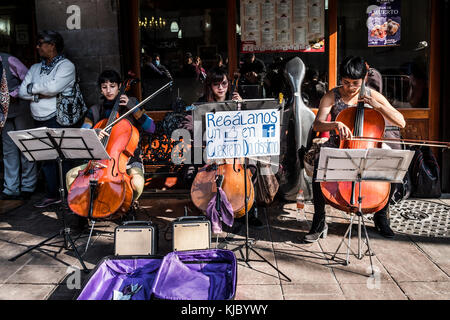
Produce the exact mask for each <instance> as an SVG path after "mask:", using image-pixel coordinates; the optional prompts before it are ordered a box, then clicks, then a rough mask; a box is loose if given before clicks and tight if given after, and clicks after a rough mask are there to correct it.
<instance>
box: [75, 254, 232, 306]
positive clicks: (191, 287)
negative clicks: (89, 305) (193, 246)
mask: <svg viewBox="0 0 450 320" xmlns="http://www.w3.org/2000/svg"><path fill="white" fill-rule="evenodd" d="M236 282H237V263H236V257H235V255H234V253H233V252H232V251H229V250H222V249H208V250H196V251H180V252H172V253H169V254H168V255H166V256H165V257H164V259H161V258H156V257H140V258H126V257H123V258H120V257H105V258H104V259H103V260H102V261H101V262H99V264H98V265H97V267H96V268H95V269H94V270H93V271H92V272H91V275H90V276H89V279H88V280H87V282H86V284H85V285H84V287H83V290H82V291H81V293H80V294H79V296H78V298H77V300H111V299H113V297H114V293H115V291H116V294H117V293H124V294H125V293H126V292H127V290H128V289H129V288H133V287H140V286H142V287H140V288H139V290H138V291H136V293H134V294H133V295H131V298H130V300H150V299H152V298H153V297H155V298H157V299H165V300H231V299H234V296H235V293H236Z"/></svg>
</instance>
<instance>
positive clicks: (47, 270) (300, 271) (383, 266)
mask: <svg viewBox="0 0 450 320" xmlns="http://www.w3.org/2000/svg"><path fill="white" fill-rule="evenodd" d="M36 197H37V196H35V198H36ZM33 200H36V199H32V200H31V201H30V202H29V203H26V204H24V205H23V206H21V207H19V208H17V209H14V210H12V211H9V212H6V213H5V212H3V213H1V214H0V299H1V300H19V299H23V300H45V299H49V300H68V299H74V298H76V297H77V295H78V294H79V292H80V291H79V290H77V289H76V288H75V289H69V287H70V284H73V283H74V282H73V279H74V278H70V276H71V273H72V272H73V270H74V269H75V270H76V269H78V268H80V263H79V261H78V259H77V258H76V257H75V255H74V253H73V251H71V250H70V251H68V250H65V249H62V248H61V242H59V243H56V242H57V241H58V239H59V240H61V238H60V237H59V238H56V239H55V241H52V243H51V245H50V246H43V247H41V248H40V249H39V250H33V251H32V252H31V253H28V254H26V255H24V256H22V257H20V258H19V259H17V260H16V261H14V262H11V261H8V259H10V258H11V257H13V256H14V255H16V254H18V253H20V252H23V251H24V250H25V249H26V248H27V247H29V246H31V245H34V244H37V243H39V242H40V241H42V240H44V239H45V238H47V237H49V236H51V235H53V234H55V232H57V231H58V230H59V229H60V227H61V224H60V221H59V220H58V219H57V218H56V213H55V208H49V209H48V210H39V209H35V208H33V206H32V202H33ZM432 201H433V202H435V203H438V204H447V205H450V202H449V200H444V199H435V200H432ZM184 206H191V205H190V203H189V200H188V199H167V198H165V199H158V200H155V199H153V200H151V199H144V200H141V210H140V211H139V213H138V215H137V219H138V220H148V219H151V220H152V221H153V223H154V224H156V225H157V226H158V227H159V230H160V232H159V234H160V238H159V250H158V254H161V255H164V254H166V253H168V252H170V251H171V249H172V248H171V246H172V242H171V221H172V220H173V219H174V218H176V217H179V216H182V215H183V214H184ZM312 209H313V208H312V205H311V204H310V203H307V205H306V220H303V221H297V220H296V219H295V210H296V209H295V204H274V205H272V206H271V207H270V208H268V209H267V210H262V209H260V211H259V216H260V218H261V219H262V220H263V221H264V222H265V227H264V228H263V229H262V230H258V231H256V230H254V229H250V233H249V236H250V238H251V239H252V240H253V241H252V243H253V245H252V248H253V249H254V251H253V250H249V261H247V262H246V261H245V260H246V259H245V258H246V250H245V246H244V248H241V249H240V250H239V247H240V246H243V245H244V244H245V233H244V229H245V228H241V230H240V231H234V232H235V234H228V235H227V234H225V233H223V234H221V235H220V237H219V238H218V239H217V238H216V237H214V238H213V239H212V246H213V247H220V248H227V249H230V250H235V253H236V257H237V258H238V260H239V261H238V286H237V291H236V299H237V300H310V299H313V300H316V299H319V300H328V299H331V300H365V299H370V300H378V299H383V300H407V299H432V300H436V299H439V300H442V299H450V277H449V275H450V238H449V237H429V236H417V235H411V234H407V233H401V234H397V236H396V237H395V239H393V240H388V239H385V238H382V237H381V236H379V235H378V234H377V233H376V232H375V231H374V228H373V224H372V223H371V222H370V221H369V220H368V221H367V226H368V233H369V237H370V245H371V247H372V249H373V251H374V252H375V256H373V257H372V258H373V263H374V268H375V271H376V273H375V276H374V277H370V273H371V268H370V260H369V257H368V256H366V257H364V258H363V259H362V260H358V259H357V258H356V257H355V256H353V255H352V256H350V264H349V265H348V266H344V265H343V264H342V263H339V262H341V261H342V259H345V249H346V247H345V245H343V246H342V248H341V250H340V253H339V254H338V255H337V259H336V260H335V261H334V260H331V256H332V254H333V253H334V251H335V250H336V248H337V246H338V245H339V242H340V241H341V239H342V236H343V234H344V232H345V230H346V229H347V227H348V223H349V219H348V216H346V215H344V214H342V213H340V212H338V211H336V210H333V209H331V208H327V212H328V222H329V232H328V237H327V238H326V239H322V240H321V241H320V242H318V243H315V244H303V243H302V242H301V241H300V240H298V239H299V237H300V238H301V237H302V236H303V235H304V234H305V233H306V232H307V231H308V229H309V224H310V221H311V217H312ZM447 219H449V218H448V217H447ZM447 221H448V220H447ZM116 226H117V224H116V223H113V222H98V223H97V224H96V227H95V231H94V236H93V238H92V240H91V245H90V246H89V248H88V250H87V252H85V245H86V242H87V235H88V234H87V232H88V230H87V229H85V230H84V233H82V234H81V235H75V234H74V236H73V238H74V239H75V240H76V245H77V248H78V250H79V252H80V253H81V254H82V258H83V261H84V262H85V264H86V266H87V267H88V268H89V269H92V268H94V267H95V265H96V264H97V263H98V262H99V261H100V260H101V259H102V258H103V257H105V256H109V255H112V254H113V246H114V237H113V232H114V228H115V227H116ZM356 230H357V229H356V228H354V229H353V233H354V234H356V232H357V231H356ZM226 236H227V237H226ZM352 249H353V250H354V251H355V252H356V251H357V238H356V237H353V238H352ZM258 254H259V255H261V256H262V257H264V259H265V260H266V261H264V260H263V259H261V258H260V257H259V256H258ZM268 262H270V264H269V263H268ZM70 279H71V281H72V282H70V283H69V281H68V280H70ZM85 279H87V274H84V273H83V272H81V283H83V281H84V280H85ZM68 284H69V286H68Z"/></svg>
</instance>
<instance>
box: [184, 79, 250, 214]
mask: <svg viewBox="0 0 450 320" xmlns="http://www.w3.org/2000/svg"><path fill="white" fill-rule="evenodd" d="M238 79H239V78H238V76H237V75H236V74H235V75H234V79H233V82H232V84H231V89H230V92H231V95H232V94H233V93H234V91H235V90H237V87H238V81H239V80H238ZM246 174H247V179H244V178H245V173H244V167H243V166H242V164H241V163H240V161H239V160H238V159H225V160H224V161H223V163H213V164H208V165H206V166H204V167H203V168H201V169H199V171H198V172H197V174H196V176H195V178H194V182H193V183H192V186H191V200H192V202H193V204H194V205H195V206H196V207H197V208H198V209H200V210H201V211H203V212H205V211H206V208H207V207H208V203H209V201H210V200H211V199H212V197H213V196H214V195H215V194H216V193H217V188H218V186H220V187H222V190H223V191H224V192H225V194H226V196H227V199H228V201H229V202H230V204H231V206H232V208H233V213H234V217H235V218H241V217H243V216H244V215H245V209H246V205H245V202H246V201H245V194H247V211H249V210H250V209H251V208H252V206H253V203H254V201H255V190H254V188H253V183H252V180H251V177H252V174H251V171H250V169H247V173H246ZM219 181H220V183H218V182H219ZM246 189H247V193H245V190H246Z"/></svg>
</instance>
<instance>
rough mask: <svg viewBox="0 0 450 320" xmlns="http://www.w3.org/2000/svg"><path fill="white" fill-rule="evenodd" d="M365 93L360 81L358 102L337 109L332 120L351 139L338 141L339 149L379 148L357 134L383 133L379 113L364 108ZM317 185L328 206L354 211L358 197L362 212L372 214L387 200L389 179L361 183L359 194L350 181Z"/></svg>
mask: <svg viewBox="0 0 450 320" xmlns="http://www.w3.org/2000/svg"><path fill="white" fill-rule="evenodd" d="M364 95H365V85H364V81H363V84H362V86H361V91H360V93H359V100H360V102H358V105H357V106H356V107H349V108H347V109H345V110H343V111H341V112H340V113H339V114H338V116H337V118H336V121H340V122H342V123H344V124H345V125H346V126H347V127H348V128H349V129H350V130H351V131H352V134H353V136H354V137H355V139H349V140H344V139H342V140H341V142H340V146H339V148H340V149H368V148H381V142H378V141H376V140H375V141H367V140H365V141H362V140H358V139H357V137H365V138H368V139H381V138H382V137H383V135H384V127H385V122H384V118H383V115H382V114H381V113H380V112H378V111H377V110H374V109H371V108H366V107H364V102H363V101H362V99H363V98H364ZM320 187H321V190H322V193H323V196H324V198H325V200H326V202H327V203H328V204H330V205H331V206H332V207H334V208H336V209H339V210H342V211H345V212H353V213H356V212H358V210H359V208H358V203H357V201H356V199H358V197H359V196H361V198H362V202H361V211H362V213H374V212H377V211H379V210H380V209H382V208H383V207H384V206H385V205H386V204H387V203H388V200H389V194H390V189H391V184H390V183H389V182H378V181H377V182H372V181H370V182H368V181H364V182H361V194H359V183H358V182H350V181H340V182H321V183H320Z"/></svg>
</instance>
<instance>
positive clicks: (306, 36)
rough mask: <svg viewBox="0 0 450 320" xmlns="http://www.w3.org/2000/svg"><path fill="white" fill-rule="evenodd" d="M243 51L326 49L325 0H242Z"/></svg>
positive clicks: (320, 50) (306, 50) (318, 50)
mask: <svg viewBox="0 0 450 320" xmlns="http://www.w3.org/2000/svg"><path fill="white" fill-rule="evenodd" d="M240 6H241V7H240V9H241V52H243V53H245V52H324V51H325V0H241V2H240Z"/></svg>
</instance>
